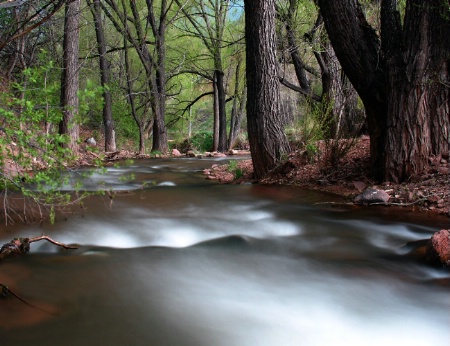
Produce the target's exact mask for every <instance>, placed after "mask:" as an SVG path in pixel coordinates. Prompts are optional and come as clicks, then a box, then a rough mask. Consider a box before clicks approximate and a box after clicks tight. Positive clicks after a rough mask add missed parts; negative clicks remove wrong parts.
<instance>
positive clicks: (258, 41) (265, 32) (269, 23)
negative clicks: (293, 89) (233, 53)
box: [244, 0, 289, 178]
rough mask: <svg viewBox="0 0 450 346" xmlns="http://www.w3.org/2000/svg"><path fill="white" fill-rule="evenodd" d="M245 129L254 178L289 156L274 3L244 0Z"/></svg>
mask: <svg viewBox="0 0 450 346" xmlns="http://www.w3.org/2000/svg"><path fill="white" fill-rule="evenodd" d="M244 6H245V38H246V42H247V47H246V50H247V57H246V61H247V70H246V75H247V127H248V138H249V142H250V149H251V152H252V161H253V169H254V174H255V178H261V177H263V176H264V175H265V174H266V173H268V172H269V171H270V170H271V169H273V168H274V167H275V166H276V165H277V164H279V163H280V162H281V160H282V159H283V156H284V155H286V154H287V153H288V152H289V143H288V140H287V138H286V136H285V134H284V128H283V127H284V124H283V120H282V118H281V114H280V105H279V103H280V86H279V82H278V68H277V65H278V63H277V58H276V35H275V4H274V0H245V2H244Z"/></svg>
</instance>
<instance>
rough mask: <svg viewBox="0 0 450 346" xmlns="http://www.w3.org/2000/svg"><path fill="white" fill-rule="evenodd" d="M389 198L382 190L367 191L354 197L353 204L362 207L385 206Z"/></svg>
mask: <svg viewBox="0 0 450 346" xmlns="http://www.w3.org/2000/svg"><path fill="white" fill-rule="evenodd" d="M389 198H390V196H389V195H388V194H387V193H386V191H384V190H377V189H367V190H365V191H364V192H363V193H361V194H360V195H358V196H356V198H355V203H358V204H362V205H370V204H387V202H388V201H389Z"/></svg>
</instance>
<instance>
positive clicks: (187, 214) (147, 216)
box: [0, 159, 450, 346]
mask: <svg viewBox="0 0 450 346" xmlns="http://www.w3.org/2000/svg"><path fill="white" fill-rule="evenodd" d="M212 163H214V161H213V160H206V159H202V160H199V159H177V160H146V161H139V162H135V163H134V164H133V165H131V166H125V165H124V166H121V167H117V168H109V169H108V170H107V172H106V174H103V175H101V174H94V175H93V176H92V177H91V180H88V181H86V186H87V188H89V189H92V190H93V189H96V187H97V186H99V185H101V186H104V187H107V188H109V189H114V190H116V191H117V196H116V197H115V198H114V199H113V200H112V201H111V200H110V199H109V197H107V196H103V197H102V196H94V197H92V198H89V199H88V200H87V201H86V203H85V206H84V208H83V209H81V208H80V209H78V210H75V214H73V215H67V218H66V219H64V218H63V217H59V218H58V220H57V222H56V223H55V224H54V225H53V226H48V225H46V226H43V227H42V228H40V227H39V226H38V225H28V226H24V225H17V226H15V227H12V228H8V229H6V230H5V229H3V230H2V231H1V233H0V241H1V242H2V243H4V242H7V241H9V240H10V239H12V238H14V237H18V236H28V237H31V236H38V235H40V234H41V233H42V232H45V233H46V234H47V235H49V236H51V237H53V238H54V239H56V240H58V241H61V242H65V243H78V244H80V245H81V246H80V248H79V249H78V250H64V249H61V248H57V247H55V246H53V245H51V244H49V243H44V242H39V243H33V244H32V249H31V252H30V254H28V255H27V256H22V257H13V258H9V259H7V260H5V261H3V262H2V263H0V282H3V283H5V284H7V285H8V287H9V288H10V289H11V290H13V291H14V292H15V293H17V294H19V295H20V296H21V297H22V298H23V299H25V300H26V301H27V302H29V303H30V304H32V305H33V307H30V306H28V305H26V304H24V303H22V302H20V301H19V300H18V299H15V298H13V297H12V296H8V297H7V298H4V299H1V300H0V345H2V346H9V345H45V346H51V345H55V346H56V345H58V346H60V345H64V346H66V345H74V346H75V345H108V346H110V345H111V346H114V345H149V346H159V345H163V346H177V345H180V346H290V345H292V346H294V345H295V346H299V345H303V346H310V345H311V346H318V345H346V346H348V345H358V346H360V345H364V346H368V345H369V346H370V345H377V346H378V345H396V346H399V345H405V346H406V345H407V346H413V345H420V346H423V345H433V346H448V345H449V342H450V292H449V289H450V287H449V285H448V282H449V279H450V273H449V271H445V270H443V269H433V268H429V267H427V266H424V265H422V264H420V263H416V262H414V261H412V260H411V259H410V258H409V257H407V256H405V254H406V252H407V249H406V248H405V244H406V243H407V242H410V241H415V240H419V239H425V238H429V237H430V235H431V234H432V232H434V231H437V230H439V229H441V228H443V227H446V228H448V227H449V223H450V222H449V219H448V218H445V217H442V218H441V217H438V216H430V215H428V214H417V213H413V212H408V211H405V210H399V209H393V208H378V207H374V208H369V209H361V208H358V209H342V208H330V207H329V206H327V205H324V204H316V203H318V202H323V201H333V200H335V199H334V198H335V197H333V196H330V195H326V194H320V193H315V192H308V191H304V190H301V189H299V188H295V187H286V186H284V187H283V186H258V185H219V184H217V183H215V182H213V181H208V180H205V179H204V176H202V175H201V170H202V169H203V168H205V167H209V166H210V165H211V164H212ZM219 163H220V162H219ZM130 173H134V175H135V178H136V181H137V182H136V183H135V182H134V181H131V180H130V181H128V178H127V176H128V175H129V174H130ZM143 182H145V183H146V184H145V186H144V187H143V188H141V189H135V188H137V187H139V186H140V185H141V183H143ZM131 189H135V190H134V191H131V192H130V190H131Z"/></svg>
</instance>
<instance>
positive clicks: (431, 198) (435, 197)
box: [427, 195, 440, 203]
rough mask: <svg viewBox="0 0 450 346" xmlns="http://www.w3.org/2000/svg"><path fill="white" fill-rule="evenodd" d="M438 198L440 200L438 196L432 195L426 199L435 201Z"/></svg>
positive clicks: (431, 201)
mask: <svg viewBox="0 0 450 346" xmlns="http://www.w3.org/2000/svg"><path fill="white" fill-rule="evenodd" d="M439 200H440V198H439V196H437V195H432V196H430V197H428V198H427V201H428V202H430V203H437V202H438V201H439Z"/></svg>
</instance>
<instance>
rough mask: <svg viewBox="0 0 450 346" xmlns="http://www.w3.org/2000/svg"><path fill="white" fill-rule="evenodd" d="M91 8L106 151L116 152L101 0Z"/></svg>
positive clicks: (96, 1)
mask: <svg viewBox="0 0 450 346" xmlns="http://www.w3.org/2000/svg"><path fill="white" fill-rule="evenodd" d="M88 4H89V6H90V7H91V11H92V15H93V17H94V23H95V33H96V36H97V50H98V55H99V65H100V82H101V85H102V87H103V125H104V128H105V151H115V150H116V138H115V131H114V120H113V117H112V100H111V92H110V91H109V90H108V87H109V82H110V77H109V76H110V69H109V62H108V60H107V59H106V40H105V33H104V30H103V23H102V17H101V6H100V0H93V4H92V2H91V1H88Z"/></svg>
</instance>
